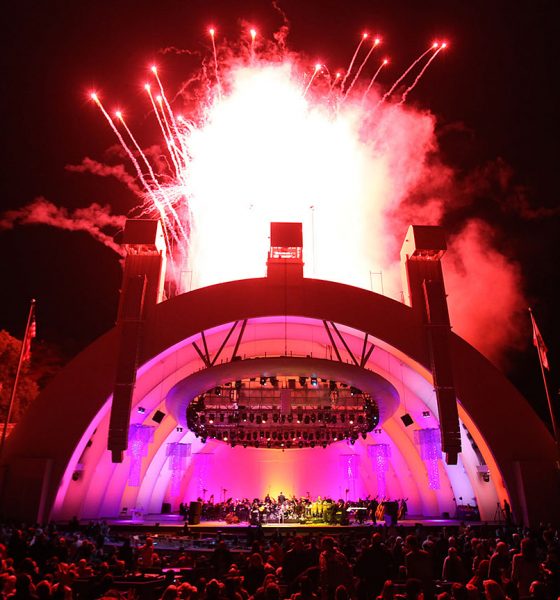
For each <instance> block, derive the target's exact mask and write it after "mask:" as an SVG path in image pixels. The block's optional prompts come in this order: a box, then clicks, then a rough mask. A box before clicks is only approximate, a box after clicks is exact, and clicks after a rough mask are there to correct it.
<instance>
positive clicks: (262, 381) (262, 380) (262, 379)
mask: <svg viewBox="0 0 560 600" xmlns="http://www.w3.org/2000/svg"><path fill="white" fill-rule="evenodd" d="M265 384H266V377H261V385H265Z"/></svg>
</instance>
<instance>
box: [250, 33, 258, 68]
mask: <svg viewBox="0 0 560 600" xmlns="http://www.w3.org/2000/svg"><path fill="white" fill-rule="evenodd" d="M249 33H250V34H251V63H254V62H255V38H256V37H257V30H256V29H251V30H250V31H249Z"/></svg>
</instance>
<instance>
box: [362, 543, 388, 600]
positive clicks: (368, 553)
mask: <svg viewBox="0 0 560 600" xmlns="http://www.w3.org/2000/svg"><path fill="white" fill-rule="evenodd" d="M354 574H355V575H356V576H357V577H359V578H360V583H359V587H358V598H360V599H364V600H366V599H367V598H374V597H376V596H377V595H378V594H379V593H380V592H381V589H382V588H383V584H384V583H385V581H386V580H387V579H391V578H392V577H393V576H394V562H393V557H392V556H391V554H390V553H389V551H388V550H387V548H385V546H384V544H383V539H382V537H381V534H380V533H374V534H373V535H372V536H371V543H370V545H369V546H368V547H367V548H365V549H364V551H363V552H362V553H361V554H360V556H358V559H357V561H356V566H355V568H354Z"/></svg>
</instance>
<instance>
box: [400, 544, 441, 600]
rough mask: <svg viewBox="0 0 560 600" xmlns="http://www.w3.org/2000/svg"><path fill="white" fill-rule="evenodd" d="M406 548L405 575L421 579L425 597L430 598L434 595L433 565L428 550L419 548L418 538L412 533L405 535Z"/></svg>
mask: <svg viewBox="0 0 560 600" xmlns="http://www.w3.org/2000/svg"><path fill="white" fill-rule="evenodd" d="M406 550H407V553H406V555H405V557H404V564H405V567H406V572H407V577H408V578H409V579H418V580H419V581H421V582H422V589H423V591H424V596H425V598H427V599H429V600H431V599H432V598H433V597H434V566H433V561H432V557H431V556H430V554H429V553H428V552H426V551H425V550H422V549H421V548H420V544H419V542H418V538H417V537H416V536H415V535H412V534H411V535H407V536H406Z"/></svg>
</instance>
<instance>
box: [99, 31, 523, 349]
mask: <svg viewBox="0 0 560 600" xmlns="http://www.w3.org/2000/svg"><path fill="white" fill-rule="evenodd" d="M208 32H209V33H210V35H211V36H212V51H213V58H214V70H213V73H208V72H205V73H204V74H201V76H200V78H201V80H204V78H206V85H205V86H202V88H201V89H204V90H206V92H204V93H203V94H202V95H200V96H198V97H197V98H196V103H195V104H198V108H196V110H194V111H193V112H192V113H191V114H189V115H186V116H185V115H183V116H181V117H178V116H176V115H175V113H174V109H175V107H180V108H183V107H182V105H181V102H182V98H181V97H180V96H179V97H178V98H176V99H175V100H174V102H173V108H172V106H171V104H170V102H169V100H168V99H167V96H166V94H165V90H164V86H163V83H162V81H161V80H160V78H159V76H158V72H157V69H156V68H155V66H153V67H152V69H151V70H152V73H153V76H154V79H155V81H154V83H152V85H155V86H156V89H157V91H158V94H157V95H154V96H152V91H151V87H150V84H149V83H146V85H145V86H144V87H145V90H146V91H147V92H148V96H149V99H150V102H151V104H152V109H153V112H154V115H155V117H156V120H157V122H158V124H159V126H160V129H161V133H162V136H163V141H164V144H163V146H162V147H163V148H164V150H163V151H162V152H163V153H164V154H166V163H167V165H168V169H169V172H167V173H165V172H163V173H159V174H158V175H157V176H156V175H155V170H154V169H153V168H152V167H151V166H149V165H150V161H149V159H148V156H146V155H145V154H144V153H143V151H142V149H141V148H142V147H141V145H140V143H139V142H138V141H137V140H136V139H135V138H134V137H133V134H132V132H131V131H130V130H129V129H128V127H127V126H126V124H125V122H124V120H123V119H122V118H119V121H118V122H117V123H116V124H117V125H118V126H119V132H117V131H116V129H115V128H116V125H115V123H112V122H109V125H110V126H111V127H112V128H113V130H114V131H115V132H116V133H117V134H118V136H120V139H119V141H121V143H122V144H124V146H125V148H127V154H128V156H129V157H131V162H132V164H133V166H134V169H135V171H136V175H137V178H138V179H139V181H140V183H141V184H142V186H143V188H144V192H143V195H142V198H141V203H140V204H141V206H142V211H143V214H147V212H149V211H150V210H151V211H152V212H153V213H154V214H156V215H158V216H159V217H160V218H161V219H162V222H163V225H164V228H165V235H166V239H167V243H168V254H169V263H170V266H169V269H168V273H167V276H168V278H170V279H172V280H174V282H175V283H176V285H177V289H178V290H179V291H181V290H185V289H187V288H191V287H193V286H194V287H200V286H205V285H209V284H213V283H218V282H222V281H228V280H232V279H242V278H246V277H253V276H260V275H264V271H265V264H264V260H263V257H264V256H266V252H267V249H268V248H267V245H268V240H267V231H268V224H269V223H270V222H271V221H299V222H302V223H303V230H304V239H305V240H306V248H311V247H312V248H313V252H310V253H309V254H307V255H306V260H305V272H306V274H307V275H308V276H314V277H317V278H323V279H331V280H335V281H341V282H344V283H348V284H351V285H357V286H361V287H365V288H368V289H369V288H371V281H370V276H369V274H370V273H371V272H372V270H374V271H375V270H379V271H383V282H384V292H385V294H387V295H389V296H391V297H393V298H396V299H398V298H399V297H400V289H401V284H400V272H399V265H398V262H397V261H396V260H395V256H396V253H395V252H394V246H393V244H394V243H395V242H394V241H393V240H394V239H399V240H400V237H401V236H400V234H401V232H402V230H403V229H404V226H405V223H406V224H408V221H410V219H411V215H414V219H415V220H416V221H419V222H424V223H437V222H439V220H440V219H441V217H442V215H443V214H444V212H445V206H444V203H443V200H442V198H444V197H446V195H447V194H449V195H450V196H452V195H453V192H452V190H449V189H445V190H439V191H435V192H434V193H431V192H430V191H429V189H430V188H429V186H428V187H426V194H428V196H425V194H424V193H423V192H422V193H419V190H420V189H421V187H419V186H423V185H424V184H425V182H426V181H428V182H441V185H448V184H445V183H444V182H446V181H447V182H449V181H450V180H451V175H450V172H451V171H450V170H449V169H447V168H446V167H444V166H442V164H441V163H440V162H438V161H437V160H436V161H434V160H433V159H432V158H429V156H431V155H432V153H433V152H434V148H437V142H436V140H435V118H434V117H433V116H432V115H430V114H429V113H428V112H426V111H418V110H415V109H413V108H411V107H409V106H408V105H407V100H408V97H409V96H410V94H411V93H412V92H413V91H414V90H415V88H416V86H417V84H418V83H419V81H420V80H421V79H422V78H423V77H424V76H425V74H426V72H427V70H428V69H429V67H430V65H431V64H432V62H433V61H434V60H435V59H436V58H437V55H438V53H439V52H440V51H441V50H442V49H444V48H446V47H447V45H448V43H447V42H441V41H434V42H433V43H432V44H431V45H430V46H429V47H428V48H427V49H425V50H424V51H422V52H421V53H420V54H419V56H418V57H417V58H416V59H414V60H413V61H412V62H411V64H410V65H409V67H408V68H407V69H406V70H405V71H404V72H403V73H402V74H401V75H400V76H399V77H397V78H396V80H394V81H393V83H392V84H391V82H390V81H387V76H386V75H385V71H383V73H382V69H383V67H384V66H386V65H388V64H389V59H388V58H384V59H382V60H380V61H379V62H378V61H375V58H374V57H372V55H373V53H374V51H375V48H376V47H377V46H378V45H379V44H380V43H381V36H376V37H375V38H374V40H373V43H372V45H371V46H370V47H369V48H368V49H367V51H365V48H362V45H363V43H364V41H365V40H366V39H368V37H369V34H368V33H365V32H364V33H363V34H362V35H361V37H360V41H359V43H358V44H357V46H356V48H355V50H354V53H353V56H352V58H351V60H350V63H349V65H348V68H347V69H346V70H345V71H343V72H340V71H338V72H336V73H334V74H331V72H330V71H329V69H328V66H327V65H324V64H322V63H319V62H317V63H315V64H314V66H313V68H312V69H311V70H310V66H309V64H308V63H307V62H306V61H305V59H303V58H302V57H299V56H298V55H297V54H296V53H294V52H292V51H289V50H287V49H285V48H284V47H281V46H275V45H274V43H273V42H269V41H265V42H263V44H262V49H261V48H259V49H257V48H256V46H255V44H254V42H255V38H256V35H257V30H256V29H255V28H251V29H249V33H250V36H251V44H250V47H249V48H247V46H244V45H243V44H240V45H238V46H235V47H230V48H229V49H228V52H223V48H219V49H218V48H216V46H215V44H214V37H213V36H214V32H215V30H214V28H213V27H211V28H210V29H209V30H208ZM218 50H219V51H218ZM370 57H372V58H370ZM374 61H375V63H376V64H377V66H376V67H375V66H373V65H374V64H375V63H374ZM378 79H379V81H378ZM383 80H384V81H383ZM335 84H336V85H335ZM91 97H92V99H93V100H94V101H95V102H96V103H97V104H98V106H99V107H100V108H101V109H102V110H104V109H103V108H102V106H101V104H100V103H99V100H98V99H97V96H96V95H94V94H92V96H91ZM192 100H193V99H192V98H189V106H191V107H192V105H193V102H192ZM106 116H107V117H108V115H106ZM109 119H110V117H109ZM122 129H124V130H122ZM431 185H433V184H431ZM412 197H414V198H415V200H411V198H412ZM419 198H420V199H419ZM217 215H219V218H217ZM472 227H476V226H475V225H472V226H471V229H470V230H469V236H470V237H469V239H470V240H471V243H475V244H478V245H479V246H481V247H484V246H485V244H487V243H488V242H487V241H485V238H484V236H483V235H478V236H476V235H473V234H472ZM465 232H466V229H465ZM341 248H343V249H344V252H341V251H339V249H341ZM218 256H219V257H220V258H219V259H217V258H216V257H218ZM349 265H351V268H349ZM471 269H472V271H473V272H477V273H479V272H480V269H479V268H478V267H476V265H471ZM185 273H189V276H188V280H189V281H188V282H187V281H186V279H187V277H186V276H185V275H184V274H185ZM181 274H183V275H181ZM486 275H487V276H490V274H489V273H487V274H486ZM471 276H473V275H471ZM475 277H476V276H475ZM501 277H502V276H501ZM504 277H505V278H506V279H507V280H508V281H509V285H506V286H505V288H504V289H507V290H509V292H508V293H506V292H504V303H506V304H509V305H510V306H511V307H513V306H516V305H517V304H519V302H520V295H519V293H516V292H515V291H514V289H515V285H516V276H515V273H514V270H512V269H509V270H508V269H506V273H505V276H504ZM183 278H185V280H183ZM468 278H469V275H467V274H466V273H463V274H462V275H458V277H457V278H456V281H457V285H461V284H460V283H459V282H462V281H464V280H465V279H468ZM502 278H503V277H502ZM452 279H453V275H451V276H450V280H452ZM473 293H475V290H471V292H470V293H467V292H465V290H461V292H460V296H461V297H462V298H469V304H470V305H471V306H474V305H480V304H481V302H478V301H477V300H475V298H474V297H473V296H472V295H471V294H473ZM482 304H483V303H482ZM450 308H451V311H452V312H453V310H454V307H453V299H451V300H450ZM463 310H464V311H465V313H466V312H468V311H467V308H466V305H465V306H464V309H463ZM503 314H504V318H503V321H504V323H505V321H506V320H507V314H508V313H507V311H505V312H504V313H503ZM453 316H454V321H455V323H456V326H457V329H458V330H459V331H460V330H461V317H460V316H458V315H457V314H454V315H453ZM494 318H495V315H492V318H491V319H490V320H489V321H488V322H493V319H494ZM483 319H484V316H483V314H482V313H480V314H479V315H478V316H477V317H476V318H475V319H474V320H473V316H472V315H471V314H470V313H469V317H468V321H469V322H470V323H471V325H472V323H473V322H481V321H482V320H483ZM466 322H467V319H465V323H466ZM470 327H471V329H472V326H470ZM495 329H498V328H495ZM505 330H506V331H508V330H509V327H505ZM462 333H463V332H462ZM466 337H468V334H467V336H466ZM506 337H507V336H506Z"/></svg>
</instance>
